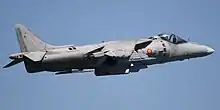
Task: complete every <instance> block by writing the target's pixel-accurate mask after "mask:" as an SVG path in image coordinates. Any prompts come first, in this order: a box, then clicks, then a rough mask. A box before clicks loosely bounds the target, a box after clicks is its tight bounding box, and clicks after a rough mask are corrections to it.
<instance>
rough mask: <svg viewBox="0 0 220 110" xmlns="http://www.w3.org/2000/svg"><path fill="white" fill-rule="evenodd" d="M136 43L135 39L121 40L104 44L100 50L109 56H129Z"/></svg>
mask: <svg viewBox="0 0 220 110" xmlns="http://www.w3.org/2000/svg"><path fill="white" fill-rule="evenodd" d="M135 45H136V42H135V41H122V42H116V43H111V44H108V45H106V46H105V47H104V48H103V50H102V51H104V53H105V55H107V56H110V57H119V58H121V57H129V56H130V55H131V54H132V52H133V50H134V47H135Z"/></svg>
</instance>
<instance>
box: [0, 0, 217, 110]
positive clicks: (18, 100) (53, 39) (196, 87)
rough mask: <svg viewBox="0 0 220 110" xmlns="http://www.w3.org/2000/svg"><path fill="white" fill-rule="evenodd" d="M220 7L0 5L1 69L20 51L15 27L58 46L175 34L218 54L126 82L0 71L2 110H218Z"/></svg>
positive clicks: (187, 1) (25, 0) (154, 2)
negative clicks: (163, 33) (26, 30)
mask: <svg viewBox="0 0 220 110" xmlns="http://www.w3.org/2000/svg"><path fill="white" fill-rule="evenodd" d="M219 7H220V2H219V1H218V0H202V1H201V0H166V1H165V0H161V1H159V0H108V1H107V0H106V1H104V0H62V1H61V0H50V1H49V0H48V1H46V0H0V38H1V39H0V50H1V52H0V62H1V66H3V65H4V64H6V63H7V62H8V61H9V59H8V54H11V53H16V52H18V51H19V46H18V43H17V39H16V35H15V31H14V30H13V26H14V24H15V23H22V24H24V25H25V26H27V27H29V28H30V29H32V31H33V32H35V33H36V34H37V35H39V36H40V38H41V39H43V40H44V41H46V42H48V43H51V44H56V45H63V44H76V45H83V44H90V43H98V42H100V41H102V40H117V39H120V40H125V39H136V38H138V37H143V36H150V35H155V34H158V33H161V32H174V33H176V34H177V35H180V36H184V38H185V39H187V38H188V37H189V38H190V40H191V41H196V42H199V43H201V44H205V45H209V46H211V47H213V48H214V49H215V50H216V51H215V53H214V54H212V55H210V56H207V57H204V58H199V59H192V60H187V61H182V62H174V63H169V64H164V65H155V66H151V67H150V68H148V69H145V70H142V71H141V72H139V73H135V74H130V75H124V76H111V77H95V76H94V75H93V74H70V75H61V76H54V75H53V74H52V73H48V72H43V73H42V74H34V75H33V74H27V72H26V71H25V69H24V65H23V64H19V65H16V66H14V67H12V68H10V69H0V87H1V88H0V109H1V110H50V109H51V110H61V109H62V110H73V109H74V110H88V109H90V110H161V109H163V110H219V109H220V86H219V84H220V80H219V79H220V69H219V63H220V62H219V47H220V43H219V40H220V38H219V36H220V35H219V31H220V30H219V29H220V21H219V20H220V9H219Z"/></svg>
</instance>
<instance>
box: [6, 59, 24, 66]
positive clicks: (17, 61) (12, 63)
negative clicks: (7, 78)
mask: <svg viewBox="0 0 220 110" xmlns="http://www.w3.org/2000/svg"><path fill="white" fill-rule="evenodd" d="M22 61H23V60H22V59H18V60H13V61H11V62H10V63H8V64H7V65H5V66H4V67H3V68H8V67H11V66H14V65H16V64H18V63H20V62H22Z"/></svg>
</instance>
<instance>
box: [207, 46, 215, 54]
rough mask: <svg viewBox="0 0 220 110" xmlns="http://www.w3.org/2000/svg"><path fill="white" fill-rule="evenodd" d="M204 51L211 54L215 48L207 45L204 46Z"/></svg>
mask: <svg viewBox="0 0 220 110" xmlns="http://www.w3.org/2000/svg"><path fill="white" fill-rule="evenodd" d="M206 50H207V51H206V52H207V53H208V54H212V53H213V52H214V51H215V50H214V49H213V48H211V47H208V46H206Z"/></svg>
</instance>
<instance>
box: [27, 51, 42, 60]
mask: <svg viewBox="0 0 220 110" xmlns="http://www.w3.org/2000/svg"><path fill="white" fill-rule="evenodd" d="M45 54H46V52H29V53H25V54H24V56H25V57H27V58H29V59H31V60H32V61H35V62H36V61H41V60H42V59H43V57H44V55H45Z"/></svg>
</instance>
